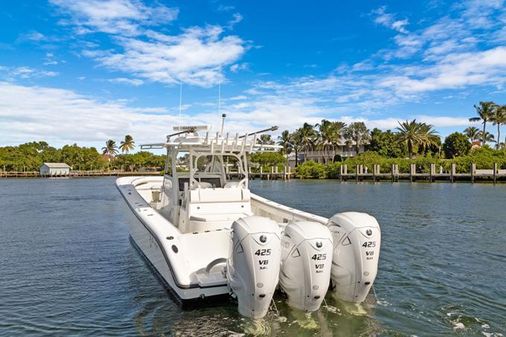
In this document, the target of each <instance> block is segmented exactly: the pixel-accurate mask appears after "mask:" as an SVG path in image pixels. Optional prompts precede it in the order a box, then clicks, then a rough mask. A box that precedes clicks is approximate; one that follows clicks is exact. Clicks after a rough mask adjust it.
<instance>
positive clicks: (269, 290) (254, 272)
mask: <svg viewBox="0 0 506 337" xmlns="http://www.w3.org/2000/svg"><path fill="white" fill-rule="evenodd" d="M280 235H281V233H280V229H279V225H278V224H277V223H276V222H274V221H273V220H271V219H269V218H264V217H260V216H250V217H246V218H242V219H239V220H237V221H235V222H234V223H233V224H232V249H231V256H230V258H229V259H228V262H227V279H228V284H229V287H230V290H231V292H232V293H234V294H235V295H236V296H237V301H238V304H239V313H240V314H241V315H243V316H246V317H251V318H262V317H264V316H265V314H267V311H268V310H269V305H270V303H271V300H272V296H273V295H274V291H275V290H276V286H277V284H278V280H279V264H280V263H279V262H280V256H281V242H280Z"/></svg>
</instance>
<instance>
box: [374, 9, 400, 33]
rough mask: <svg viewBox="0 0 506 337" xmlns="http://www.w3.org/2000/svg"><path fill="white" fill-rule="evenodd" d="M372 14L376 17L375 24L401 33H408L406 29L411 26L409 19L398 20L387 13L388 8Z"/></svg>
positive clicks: (377, 10)
mask: <svg viewBox="0 0 506 337" xmlns="http://www.w3.org/2000/svg"><path fill="white" fill-rule="evenodd" d="M372 14H373V15H375V16H376V17H375V18H374V22H376V23H377V24H379V25H382V26H385V27H387V28H390V29H393V30H395V31H397V32H399V33H404V34H406V33H408V31H407V30H406V28H405V27H406V26H407V25H408V24H409V21H408V19H401V20H398V19H396V18H395V15H394V14H391V13H387V11H386V6H382V7H380V8H378V9H376V10H374V11H373V12H372Z"/></svg>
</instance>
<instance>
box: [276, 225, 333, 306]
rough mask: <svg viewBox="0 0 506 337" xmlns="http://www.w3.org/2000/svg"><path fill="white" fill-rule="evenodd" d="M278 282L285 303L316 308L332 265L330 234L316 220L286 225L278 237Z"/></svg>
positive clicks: (327, 283)
mask: <svg viewBox="0 0 506 337" xmlns="http://www.w3.org/2000/svg"><path fill="white" fill-rule="evenodd" d="M281 247H282V248H281V273H280V276H279V283H280V285H281V289H283V291H284V292H285V293H286V294H287V296H288V305H290V306H292V307H294V308H297V309H300V310H304V311H316V310H318V309H319V308H320V305H321V303H322V301H323V299H324V298H325V294H326V293H327V290H328V289H329V282H330V270H331V267H332V250H333V246H332V235H331V233H330V231H329V229H328V228H327V227H325V226H324V225H322V224H320V223H317V222H309V221H304V222H295V223H291V224H288V225H287V226H286V228H285V232H284V234H283V237H282V239H281Z"/></svg>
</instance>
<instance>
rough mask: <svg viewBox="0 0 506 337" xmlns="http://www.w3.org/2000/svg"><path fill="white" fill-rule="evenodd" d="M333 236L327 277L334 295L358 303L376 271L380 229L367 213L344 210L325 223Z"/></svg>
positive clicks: (369, 286) (370, 285)
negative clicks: (332, 253)
mask: <svg viewBox="0 0 506 337" xmlns="http://www.w3.org/2000/svg"><path fill="white" fill-rule="evenodd" d="M328 226H329V229H330V231H331V232H332V236H333V239H334V255H333V258H332V273H331V280H332V285H333V286H334V289H333V293H334V295H335V297H337V298H338V299H340V300H342V301H346V302H352V303H361V302H363V301H364V300H365V298H366V296H367V294H368V293H369V290H370V289H371V287H372V284H373V282H374V279H375V278H376V274H377V272H378V260H379V253H380V245H381V231H380V226H379V224H378V221H376V219H375V218H374V217H372V216H370V215H369V214H366V213H358V212H344V213H338V214H335V215H334V216H333V217H332V218H330V220H329V223H328Z"/></svg>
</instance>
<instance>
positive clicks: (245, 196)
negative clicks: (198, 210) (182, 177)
mask: <svg viewBox="0 0 506 337" xmlns="http://www.w3.org/2000/svg"><path fill="white" fill-rule="evenodd" d="M190 194H191V195H190V200H191V202H192V203H199V202H202V203H220V202H237V201H240V202H245V201H249V200H250V192H249V190H247V189H243V188H239V187H230V188H196V189H194V190H191V191H190Z"/></svg>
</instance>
